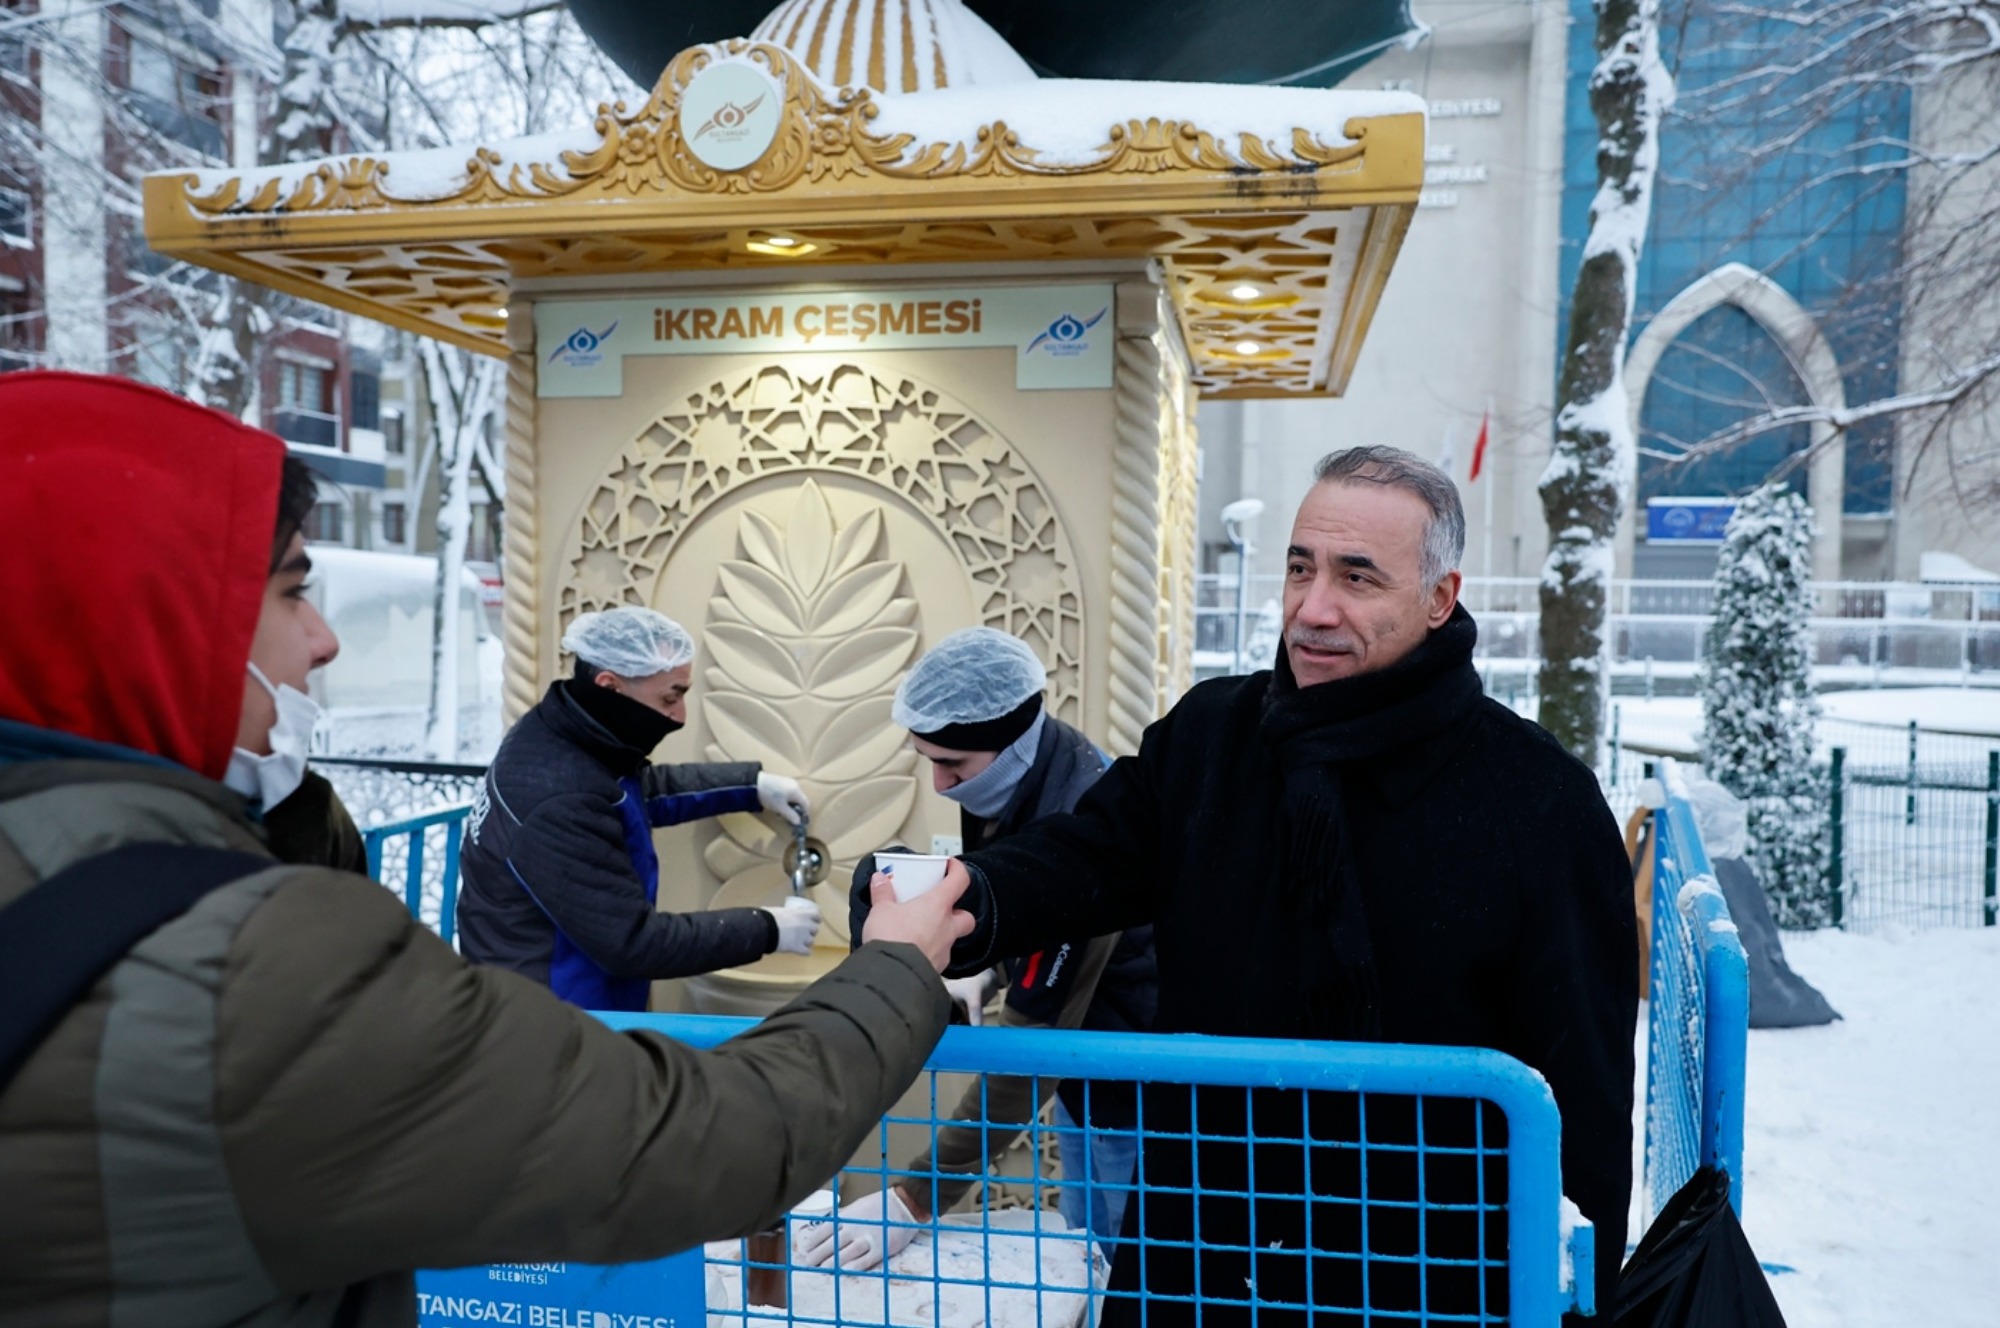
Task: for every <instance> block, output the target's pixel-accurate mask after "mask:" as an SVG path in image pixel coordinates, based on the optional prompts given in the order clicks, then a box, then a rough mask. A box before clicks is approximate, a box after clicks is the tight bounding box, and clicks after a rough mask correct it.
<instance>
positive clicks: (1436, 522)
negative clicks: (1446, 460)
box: [1313, 447, 1465, 589]
mask: <svg viewBox="0 0 2000 1328" xmlns="http://www.w3.org/2000/svg"><path fill="white" fill-rule="evenodd" d="M1313 480H1314V482H1315V483H1319V484H1382V485H1387V486H1388V487H1389V488H1392V489H1406V490H1408V491H1409V492H1411V493H1414V494H1415V495H1417V497H1419V498H1421V499H1423V500H1424V506H1425V507H1428V508H1429V509H1430V510H1431V519H1430V520H1429V521H1428V522H1426V523H1425V525H1424V544H1423V552H1422V553H1421V555H1419V556H1420V560H1421V565H1420V567H1419V571H1420V572H1421V574H1422V576H1423V578H1424V586H1425V588H1426V589H1428V588H1429V587H1431V586H1434V585H1436V584H1437V583H1438V582H1440V581H1442V580H1444V578H1445V574H1446V573H1447V572H1452V571H1456V570H1457V569H1458V564H1459V560H1460V559H1462V558H1463V557H1464V556H1465V507H1464V506H1463V504H1461V503H1460V502H1459V501H1458V486H1457V485H1456V484H1453V483H1452V482H1451V476H1449V475H1447V474H1445V473H1444V472H1443V471H1441V470H1439V469H1438V468H1437V467H1436V466H1433V465H1432V464H1431V463H1430V462H1428V461H1426V460H1424V459H1423V458H1422V457H1420V456H1416V455H1415V454H1413V453H1410V452H1405V451H1404V450H1403V449H1402V448H1400V447H1350V448H1348V449H1346V450H1345V451H1342V452H1328V453H1327V454H1326V455H1325V456H1323V457H1321V458H1320V459H1319V464H1318V465H1317V466H1314V467H1313Z"/></svg>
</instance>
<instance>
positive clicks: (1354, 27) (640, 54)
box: [569, 0, 1416, 88]
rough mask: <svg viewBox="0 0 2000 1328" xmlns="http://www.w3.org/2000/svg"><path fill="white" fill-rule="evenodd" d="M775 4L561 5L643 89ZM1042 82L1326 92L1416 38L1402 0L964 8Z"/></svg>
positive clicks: (970, 2) (1029, 0) (1098, 0)
mask: <svg viewBox="0 0 2000 1328" xmlns="http://www.w3.org/2000/svg"><path fill="white" fill-rule="evenodd" d="M776 3H777V0H570V5H569V7H570V11H571V12H572V13H573V14H575V15H576V20H577V22H578V23H579V24H581V25H582V27H583V30H584V31H585V32H586V33H588V34H589V35H590V39H591V40H592V41H594V42H596V43H597V45H598V47H599V48H600V49H601V50H603V51H604V53H605V54H606V55H608V56H610V57H611V58H612V59H613V60H615V61H617V63H618V66H619V67H620V68H621V69H623V70H624V71H625V72H626V73H627V74H630V75H631V76H632V78H633V79H634V80H635V81H636V82H638V83H639V84H640V85H641V86H642V87H648V88H650V87H652V86H653V84H654V83H655V82H657V81H658V80H659V77H660V71H661V70H662V69H664V68H666V64H667V61H668V60H670V59H672V58H673V57H674V56H676V55H678V54H679V53H680V52H682V51H684V50H686V49H687V48H688V47H690V46H694V45H698V44H699V43H702V42H712V41H722V40H725V39H727V38H730V37H742V36H745V35H747V34H748V33H749V32H750V30H751V29H752V28H754V27H756V26H757V24H758V23H759V22H760V21H762V19H763V18H764V16H765V15H766V14H768V13H770V12H771V10H772V9H773V8H774V7H775V5H776ZM966 6H967V8H969V9H971V10H972V11H973V12H974V13H976V14H978V15H979V16H980V17H981V18H983V19H985V20H986V21H987V22H988V23H990V24H992V25H993V27H994V29H995V30H996V31H998V32H999V33H1000V35H1001V36H1002V37H1005V38H1006V39H1007V41H1008V42H1009V43H1010V44H1011V45H1012V46H1013V47H1014V49H1015V50H1016V51H1018V52H1020V54H1021V56H1022V58H1024V59H1025V60H1027V62H1028V63H1029V64H1031V65H1033V66H1034V67H1035V68H1036V69H1037V70H1038V71H1039V72H1041V73H1043V74H1046V75H1051V76H1057V77H1063V78H1120V79H1153V80H1161V81H1165V82H1185V83H1285V84H1293V85H1296V86H1299V87H1313V88H1326V87H1332V86H1333V85H1334V84H1336V83H1338V82H1339V81H1340V80H1341V79H1343V78H1345V77H1346V76H1347V75H1349V74H1351V73H1353V72H1354V71H1355V70H1356V69H1358V68H1360V67H1361V66H1362V65H1364V64H1366V63H1367V62H1368V61H1369V60H1371V59H1373V58H1374V57H1375V56H1377V55H1379V54H1380V53H1381V52H1382V51H1384V50H1386V49H1388V48H1389V47H1390V46H1392V45H1394V44H1395V43H1396V42H1397V41H1399V40H1401V39H1402V38H1403V37H1404V36H1405V35H1406V34H1408V33H1409V32H1410V31H1411V30H1412V29H1414V28H1415V27H1416V24H1415V22H1414V20H1412V18H1411V17H1410V5H1409V0H1087V2H1085V3H1079V0H966Z"/></svg>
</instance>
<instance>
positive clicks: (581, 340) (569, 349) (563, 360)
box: [549, 323, 618, 369]
mask: <svg viewBox="0 0 2000 1328" xmlns="http://www.w3.org/2000/svg"><path fill="white" fill-rule="evenodd" d="M617 330H618V324H616V323H613V324H612V325H611V326H610V327H607V328H605V329H604V330H603V331H602V332H593V331H591V330H590V329H589V328H587V327H579V328H578V329H577V330H576V331H574V332H572V333H570V334H569V335H568V336H566V337H564V338H563V339H562V344H560V345H558V346H557V347H556V348H555V349H554V350H552V351H550V352H549V363H550V364H565V365H568V366H569V367H570V368H572V369H588V368H590V367H592V366H593V365H597V364H602V363H603V362H604V343H605V342H607V341H609V340H610V339H611V334H612V333H613V332H616V331H617Z"/></svg>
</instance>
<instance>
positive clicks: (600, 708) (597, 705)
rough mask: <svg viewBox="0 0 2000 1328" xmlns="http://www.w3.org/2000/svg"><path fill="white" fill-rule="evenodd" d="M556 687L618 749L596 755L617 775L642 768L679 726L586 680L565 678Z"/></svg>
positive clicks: (638, 702)
mask: <svg viewBox="0 0 2000 1328" xmlns="http://www.w3.org/2000/svg"><path fill="white" fill-rule="evenodd" d="M556 686H558V687H560V688H561V689H562V690H563V691H564V692H565V693H566V694H567V695H568V696H569V699H570V700H572V701H574V702H575V703H576V707H577V709H579V710H581V711H582V712H583V713H584V714H585V715H587V716H589V717H590V718H591V719H592V720H594V721H596V723H597V726H598V727H599V728H601V729H602V730H603V731H604V732H605V733H606V734H607V735H609V736H610V737H611V738H612V739H613V740H614V742H615V743H616V745H617V747H618V748H619V749H620V750H617V751H609V750H607V751H603V752H600V753H598V755H599V758H600V759H602V760H603V761H604V763H605V764H606V765H608V766H611V767H613V768H614V769H615V770H616V771H617V773H619V774H629V773H631V772H632V771H635V770H637V769H638V768H639V767H641V766H643V765H645V764H646V758H647V757H648V756H650V755H652V752H653V749H654V748H655V747H657V746H659V745H660V743H661V742H663V741H665V739H666V736H667V735H668V734H669V733H673V732H675V731H677V730H678V729H679V728H680V727H681V725H680V721H679V720H675V719H669V718H668V717H667V716H665V715H663V714H661V713H660V712H659V711H657V710H655V709H653V707H651V706H649V705H646V704H644V703H643V702H640V701H634V700H633V699H632V698H631V697H629V696H625V695H623V694H621V693H619V692H614V691H612V690H611V689H610V688H609V687H599V686H598V685H597V684H596V683H594V682H592V681H590V680H589V679H587V678H565V679H563V680H562V681H561V682H559V683H557V684H556Z"/></svg>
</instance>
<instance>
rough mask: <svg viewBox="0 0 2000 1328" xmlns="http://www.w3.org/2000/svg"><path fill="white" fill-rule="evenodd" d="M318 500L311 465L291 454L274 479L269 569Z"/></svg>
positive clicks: (281, 557)
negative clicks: (274, 523) (275, 505)
mask: <svg viewBox="0 0 2000 1328" xmlns="http://www.w3.org/2000/svg"><path fill="white" fill-rule="evenodd" d="M318 502H319V481H318V480H316V479H314V478H313V473H312V467H311V466H308V465H307V464H306V463H305V462H303V461H301V460H299V459H298V458H297V457H295V456H287V457H286V458H285V467H284V471H283V473H282V474H281V475H280V477H279V479H278V528H277V531H276V532H275V533H274V534H273V535H272V536H271V570H272V571H273V572H276V571H277V570H278V564H279V563H281V562H283V561H284V560H285V547H286V546H287V545H289V544H290V543H291V542H292V536H294V535H296V534H298V533H299V532H300V531H301V530H304V529H305V526H306V518H307V517H309V516H311V515H312V510H313V507H314V506H315V505H316V504H317V503H318Z"/></svg>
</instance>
